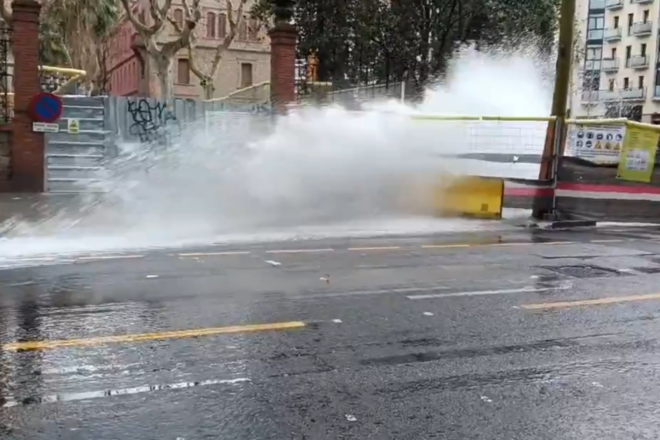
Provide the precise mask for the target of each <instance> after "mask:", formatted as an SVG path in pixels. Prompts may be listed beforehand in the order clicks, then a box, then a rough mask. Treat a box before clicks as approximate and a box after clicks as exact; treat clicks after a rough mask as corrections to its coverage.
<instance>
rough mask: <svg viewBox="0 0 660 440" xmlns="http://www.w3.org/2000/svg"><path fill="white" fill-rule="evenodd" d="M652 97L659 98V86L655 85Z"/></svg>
mask: <svg viewBox="0 0 660 440" xmlns="http://www.w3.org/2000/svg"><path fill="white" fill-rule="evenodd" d="M653 98H654V99H660V86H655V90H654V93H653Z"/></svg>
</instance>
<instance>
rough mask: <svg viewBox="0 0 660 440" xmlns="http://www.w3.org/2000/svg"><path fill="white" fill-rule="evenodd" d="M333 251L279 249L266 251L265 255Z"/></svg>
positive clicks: (327, 250) (329, 250) (326, 250)
mask: <svg viewBox="0 0 660 440" xmlns="http://www.w3.org/2000/svg"><path fill="white" fill-rule="evenodd" d="M333 251H334V249H330V248H328V249H280V250H276V251H266V253H267V254H306V253H314V252H333Z"/></svg>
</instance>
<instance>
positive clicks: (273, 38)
mask: <svg viewBox="0 0 660 440" xmlns="http://www.w3.org/2000/svg"><path fill="white" fill-rule="evenodd" d="M268 36H269V37H270V97H271V101H272V103H273V105H274V106H275V108H276V110H277V111H278V112H282V113H283V112H285V111H286V106H287V104H289V103H292V102H295V101H296V43H297V39H298V30H297V29H296V28H295V26H293V25H291V24H287V23H278V24H277V25H276V26H275V27H274V28H273V29H271V31H270V32H269V33H268Z"/></svg>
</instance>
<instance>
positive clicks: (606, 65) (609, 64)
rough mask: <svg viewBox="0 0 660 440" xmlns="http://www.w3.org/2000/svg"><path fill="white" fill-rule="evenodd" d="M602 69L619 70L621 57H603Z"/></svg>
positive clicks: (604, 70)
mask: <svg viewBox="0 0 660 440" xmlns="http://www.w3.org/2000/svg"><path fill="white" fill-rule="evenodd" d="M601 70H602V71H603V72H618V71H619V59H618V58H603V60H602V61H601Z"/></svg>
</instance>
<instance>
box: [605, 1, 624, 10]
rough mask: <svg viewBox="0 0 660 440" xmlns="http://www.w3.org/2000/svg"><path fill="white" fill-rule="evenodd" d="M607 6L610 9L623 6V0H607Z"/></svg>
mask: <svg viewBox="0 0 660 440" xmlns="http://www.w3.org/2000/svg"><path fill="white" fill-rule="evenodd" d="M605 7H606V8H607V9H609V10H610V11H614V10H616V9H621V8H623V0H605Z"/></svg>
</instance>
